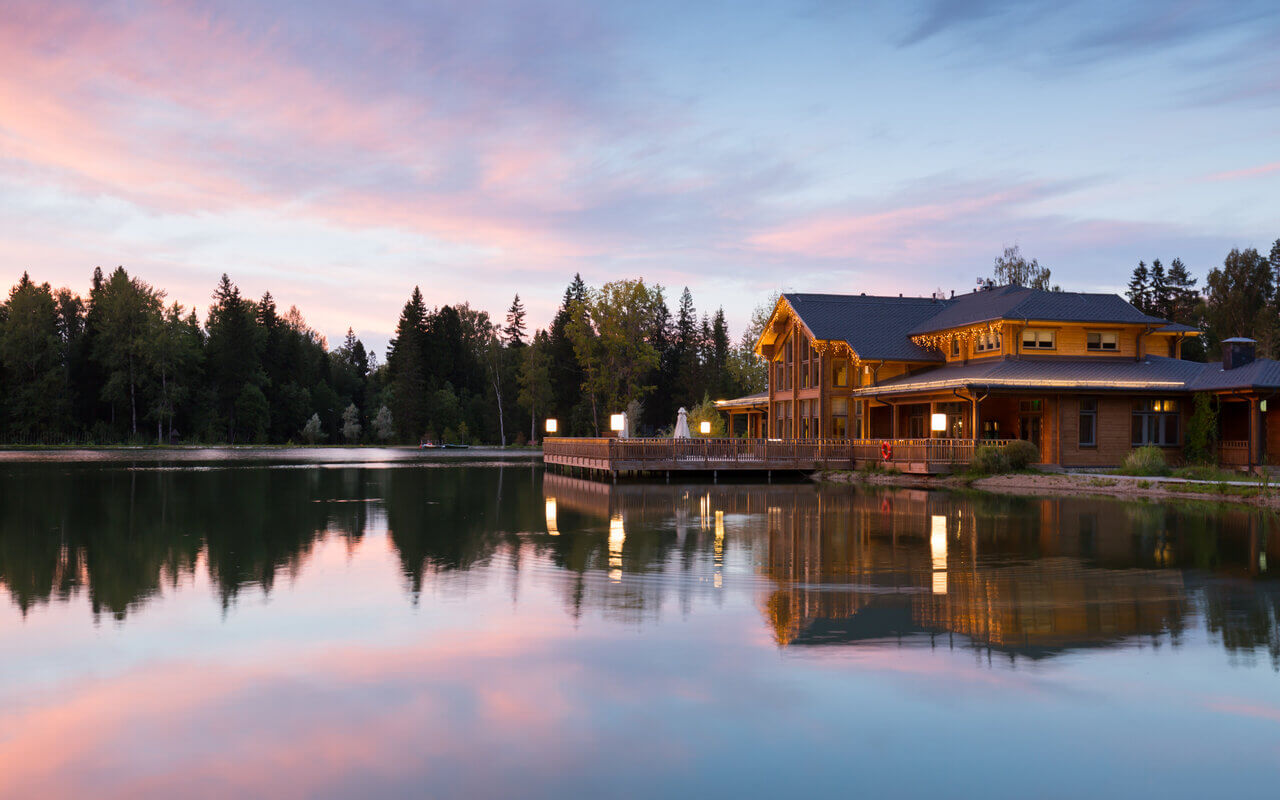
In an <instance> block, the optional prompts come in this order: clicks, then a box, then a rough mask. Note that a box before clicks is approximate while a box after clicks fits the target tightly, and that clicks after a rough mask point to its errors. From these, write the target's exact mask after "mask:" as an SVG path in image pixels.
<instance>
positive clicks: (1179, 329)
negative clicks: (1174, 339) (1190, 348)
mask: <svg viewBox="0 0 1280 800" xmlns="http://www.w3.org/2000/svg"><path fill="white" fill-rule="evenodd" d="M1156 332H1157V333H1199V332H1200V329H1199V328H1193V327H1191V326H1190V325H1183V324H1182V323H1181V322H1170V323H1169V324H1168V325H1165V326H1163V327H1161V328H1160V329H1159V330H1158V331H1156Z"/></svg>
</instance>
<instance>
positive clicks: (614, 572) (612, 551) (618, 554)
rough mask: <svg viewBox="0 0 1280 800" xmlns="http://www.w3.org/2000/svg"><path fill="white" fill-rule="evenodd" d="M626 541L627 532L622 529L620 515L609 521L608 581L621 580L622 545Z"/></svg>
mask: <svg viewBox="0 0 1280 800" xmlns="http://www.w3.org/2000/svg"><path fill="white" fill-rule="evenodd" d="M626 540H627V531H626V529H625V528H623V527H622V515H621V514H619V515H617V516H616V517H612V518H610V520H609V580H611V581H615V582H616V581H620V580H622V543H623V542H625V541H626Z"/></svg>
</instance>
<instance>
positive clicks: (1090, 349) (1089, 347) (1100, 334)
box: [1084, 331, 1120, 353]
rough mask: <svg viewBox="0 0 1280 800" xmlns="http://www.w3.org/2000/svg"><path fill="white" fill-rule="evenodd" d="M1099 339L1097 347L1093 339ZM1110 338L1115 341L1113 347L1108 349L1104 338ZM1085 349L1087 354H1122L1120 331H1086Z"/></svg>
mask: <svg viewBox="0 0 1280 800" xmlns="http://www.w3.org/2000/svg"><path fill="white" fill-rule="evenodd" d="M1095 336H1096V337H1097V338H1098V345H1097V346H1096V347H1095V346H1094V344H1093V341H1092V339H1093V338H1094V337H1095ZM1107 336H1110V337H1112V339H1113V345H1114V346H1113V347H1106V346H1105V345H1106V341H1105V339H1104V337H1107ZM1084 349H1085V352H1086V353H1119V352H1120V332H1119V331H1085V333H1084Z"/></svg>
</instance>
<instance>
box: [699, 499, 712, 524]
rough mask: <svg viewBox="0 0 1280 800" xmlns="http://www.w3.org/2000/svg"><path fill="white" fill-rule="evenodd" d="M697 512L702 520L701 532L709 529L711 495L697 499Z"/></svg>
mask: <svg viewBox="0 0 1280 800" xmlns="http://www.w3.org/2000/svg"><path fill="white" fill-rule="evenodd" d="M698 511H699V512H700V513H701V514H702V520H701V522H702V530H704V531H705V530H707V529H708V528H710V527H711V520H710V516H711V495H710V494H704V495H703V496H702V497H700V498H698Z"/></svg>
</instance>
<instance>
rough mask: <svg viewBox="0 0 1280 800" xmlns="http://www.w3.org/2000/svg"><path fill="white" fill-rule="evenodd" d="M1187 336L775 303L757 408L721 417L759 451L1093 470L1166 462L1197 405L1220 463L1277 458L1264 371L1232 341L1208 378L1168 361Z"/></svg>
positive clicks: (1176, 453)
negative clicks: (906, 448)
mask: <svg viewBox="0 0 1280 800" xmlns="http://www.w3.org/2000/svg"><path fill="white" fill-rule="evenodd" d="M1197 334H1198V332H1197V331H1196V330H1194V329H1192V328H1188V327H1187V326H1183V325H1177V324H1174V323H1170V322H1169V321H1167V320H1163V319H1159V318H1156V317H1152V316H1149V315H1147V314H1144V313H1143V312H1141V311H1139V310H1138V309H1137V308H1135V307H1134V306H1133V305H1131V304H1129V303H1128V302H1126V301H1125V300H1124V299H1123V298H1121V297H1119V296H1117V295H1108V294H1081V293H1073V292H1048V291H1040V290H1035V289H1027V288H1024V287H1020V286H1000V287H985V288H982V289H979V290H977V291H974V292H972V293H970V294H966V295H961V296H959V297H956V296H954V295H953V296H952V297H932V298H907V297H901V296H899V297H879V296H868V295H865V294H862V295H832V294H784V295H782V296H781V297H780V298H779V300H778V303H777V305H776V307H775V308H774V311H773V314H772V316H771V317H770V319H769V322H768V323H767V325H766V326H765V329H764V332H763V334H762V335H761V337H760V339H759V341H758V342H757V344H756V352H757V353H758V354H759V355H760V356H761V357H763V358H765V359H766V360H767V362H768V368H769V380H768V385H769V388H768V392H767V393H765V394H763V395H759V396H754V397H751V398H740V399H738V400H734V401H726V402H725V403H722V407H723V408H724V410H725V411H731V410H732V411H736V412H737V413H739V414H746V413H751V414H755V415H756V416H755V417H754V420H755V422H754V426H755V427H754V430H752V429H750V428H749V429H748V432H749V433H756V432H759V434H761V435H764V436H767V437H768V438H772V439H782V440H788V439H796V440H808V439H853V440H884V441H889V442H892V441H898V440H922V439H950V440H972V441H974V442H980V441H982V440H1009V439H1024V440H1028V441H1031V442H1033V443H1034V444H1035V445H1036V446H1037V447H1038V448H1039V451H1040V454H1041V460H1042V461H1043V462H1044V463H1047V464H1058V465H1062V466H1064V467H1088V466H1099V467H1101V466H1114V465H1117V464H1119V463H1120V462H1121V461H1123V459H1124V457H1125V456H1126V455H1127V454H1128V453H1129V452H1130V451H1131V450H1132V449H1133V448H1135V447H1139V446H1143V445H1155V446H1158V447H1160V448H1162V449H1164V450H1165V451H1166V453H1167V456H1168V458H1169V460H1170V461H1173V462H1177V461H1179V460H1180V459H1181V457H1182V447H1183V445H1184V442H1185V438H1186V431H1187V424H1188V421H1189V419H1190V416H1191V413H1192V406H1193V397H1194V396H1195V395H1196V394H1197V393H1199V392H1206V393H1209V394H1211V395H1213V396H1214V397H1215V398H1216V400H1217V402H1218V403H1219V408H1220V414H1219V418H1220V425H1221V429H1220V432H1219V438H1220V441H1221V445H1222V449H1221V459H1222V461H1223V462H1224V463H1226V464H1230V465H1233V466H1249V467H1252V466H1254V465H1257V464H1261V463H1265V461H1266V460H1267V457H1268V453H1273V454H1275V455H1276V456H1277V457H1280V407H1276V404H1277V403H1280V398H1275V399H1272V398H1273V396H1274V395H1276V394H1277V393H1280V363H1278V362H1276V361H1272V360H1270V359H1256V358H1254V353H1253V343H1252V342H1251V341H1250V340H1247V339H1231V340H1227V341H1226V342H1224V343H1223V347H1224V352H1223V359H1222V361H1221V362H1216V361H1215V362H1211V363H1208V364H1204V363H1198V362H1191V361H1184V360H1182V359H1181V350H1182V342H1183V341H1184V340H1185V338H1186V337H1187V336H1194V335H1197ZM1268 401H1270V405H1271V406H1272V408H1268ZM735 403H736V404H737V405H736V406H734V405H733V404H735ZM749 424H750V423H749ZM731 430H732V428H731Z"/></svg>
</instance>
